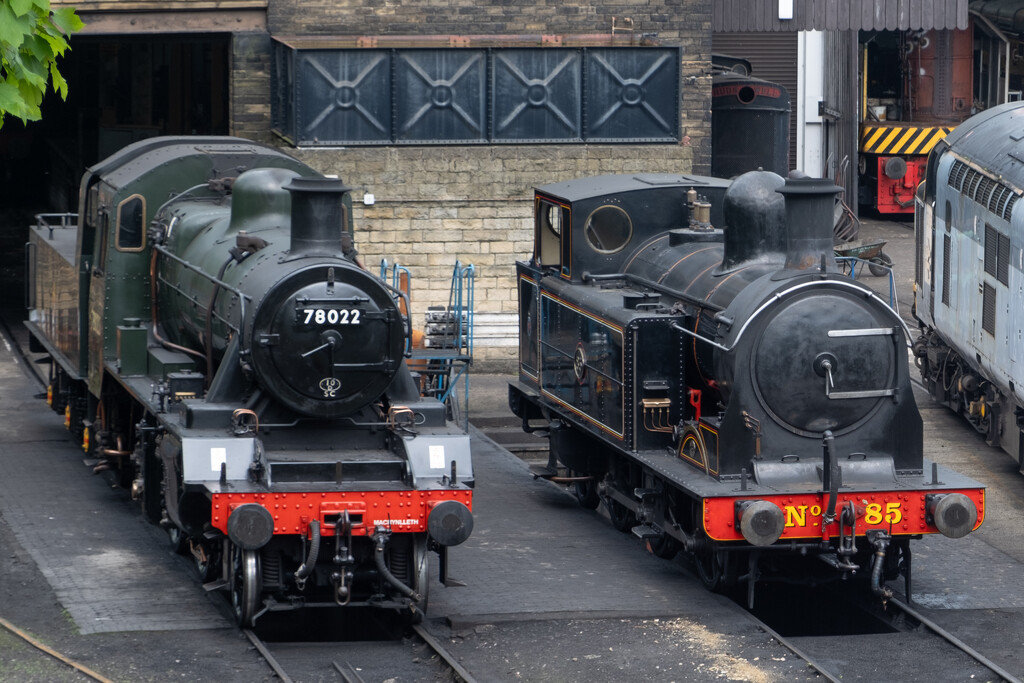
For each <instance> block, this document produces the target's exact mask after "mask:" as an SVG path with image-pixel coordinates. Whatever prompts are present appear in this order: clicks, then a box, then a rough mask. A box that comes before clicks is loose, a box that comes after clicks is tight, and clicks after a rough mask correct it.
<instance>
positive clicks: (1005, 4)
mask: <svg viewBox="0 0 1024 683" xmlns="http://www.w3.org/2000/svg"><path fill="white" fill-rule="evenodd" d="M970 9H971V11H972V12H977V13H978V14H980V15H981V16H983V17H985V18H986V19H989V20H990V21H991V22H992V23H993V24H995V26H996V28H999V29H1001V30H1003V31H1010V32H1013V33H1024V2H1021V0H972V2H971V6H970Z"/></svg>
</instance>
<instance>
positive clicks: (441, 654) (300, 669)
mask: <svg viewBox="0 0 1024 683" xmlns="http://www.w3.org/2000/svg"><path fill="white" fill-rule="evenodd" d="M242 632H243V633H244V634H245V637H246V638H248V640H249V642H250V643H252V645H253V647H254V648H255V649H256V651H257V652H258V653H259V655H260V657H262V658H263V659H264V660H265V661H266V662H267V665H268V666H269V667H270V669H271V670H272V671H273V672H274V675H275V676H277V678H278V679H280V680H281V681H284V683H294V682H296V681H303V680H325V679H327V677H328V676H331V675H333V676H337V677H339V678H340V680H342V681H345V683H365V682H366V681H374V680H385V679H389V678H395V677H398V678H402V679H405V678H406V677H407V676H405V675H402V671H401V670H403V669H405V668H407V667H408V668H410V669H411V670H414V673H413V674H412V675H410V676H409V678H413V679H419V678H421V677H422V674H423V671H422V668H423V666H427V665H428V664H426V662H427V661H428V660H430V663H429V667H430V673H429V676H428V677H429V678H430V680H450V681H462V682H463V683H476V680H477V679H476V678H475V677H474V676H473V675H472V674H471V673H470V672H469V671H468V670H467V669H466V668H465V667H464V666H463V665H462V664H461V663H460V662H459V661H458V660H457V659H456V657H455V656H454V655H453V654H452V653H451V652H450V651H449V650H448V649H447V648H446V647H445V646H444V643H443V642H442V641H440V640H439V639H438V638H436V637H435V636H434V635H433V634H431V633H430V632H429V631H428V630H427V629H425V628H424V627H423V626H422V625H415V626H413V627H412V633H413V634H414V637H412V638H405V639H401V640H394V641H390V642H388V641H376V642H373V643H365V642H360V643H348V642H345V643H337V642H320V643H302V644H296V643H268V642H266V641H264V640H263V639H262V638H260V636H259V635H257V634H256V633H255V632H254V631H252V630H251V629H244V630H243V631H242ZM410 650H411V651H412V652H413V653H415V654H414V656H412V657H410V656H409V654H410ZM297 652H300V653H301V654H300V656H298V657H297V656H296V653H297ZM426 655H429V657H428V656H426ZM357 657H358V658H359V659H360V660H361V662H360V663H359V664H358V665H357V664H354V663H353V661H354V660H355V659H356V658H357ZM367 661H369V662H371V664H370V665H367V664H366V662H367ZM373 662H378V663H382V664H383V668H382V670H381V671H376V670H374V669H373V668H372V666H373V665H372V663H373ZM416 674H419V675H416Z"/></svg>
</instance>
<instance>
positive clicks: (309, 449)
mask: <svg viewBox="0 0 1024 683" xmlns="http://www.w3.org/2000/svg"><path fill="white" fill-rule="evenodd" d="M349 189H350V188H348V187H346V186H344V185H343V184H342V183H341V181H339V180H335V179H329V178H324V177H323V176H321V175H319V174H317V173H316V172H314V171H313V170H312V169H311V168H309V167H308V166H306V165H304V164H302V163H300V162H298V161H296V160H295V159H292V158H291V157H288V156H287V155H285V154H283V153H281V152H279V151H277V150H275V149H273V148H271V147H268V146H264V145H259V144H256V143H252V142H248V141H246V140H241V139H237V138H221V137H189V138H173V137H163V138H154V139H151V140H146V141H143V142H139V143H136V144H133V145H130V146H129V147H126V148H125V149H123V150H122V151H120V152H118V153H116V154H114V155H113V156H111V157H110V158H108V159H106V160H104V161H102V162H100V163H99V164H97V165H96V166H93V167H92V168H90V169H89V170H88V171H87V172H86V174H85V176H84V177H83V179H82V184H81V196H80V211H79V214H78V217H77V218H78V220H77V221H75V220H71V217H68V218H67V219H66V220H64V221H62V222H61V223H60V224H58V225H55V226H51V225H49V224H47V223H46V222H45V221H40V224H39V225H37V226H35V227H34V228H33V230H32V232H31V235H30V242H29V244H28V257H29V258H28V262H29V288H28V292H29V297H30V301H29V302H28V303H29V321H28V323H27V325H28V328H29V330H30V334H31V340H32V344H33V347H34V350H36V351H42V352H45V353H47V354H48V356H49V358H50V360H51V363H50V367H51V373H50V374H51V377H50V390H49V392H48V393H49V401H50V404H51V405H52V407H53V408H54V410H57V411H58V412H60V413H63V414H64V415H65V424H66V426H67V427H68V429H69V430H70V431H71V432H72V434H73V436H74V438H76V439H77V440H79V441H80V442H81V443H82V445H83V447H84V448H85V449H86V451H87V452H89V453H90V454H91V455H94V456H95V457H96V458H97V459H99V464H98V465H97V468H98V469H105V468H109V469H112V470H114V471H115V472H116V473H117V474H118V476H119V478H120V483H121V484H122V485H123V486H125V487H126V488H130V489H131V491H132V494H133V497H135V498H137V499H139V500H140V501H141V502H142V505H143V508H144V510H145V512H146V513H147V514H148V516H149V517H150V518H152V519H153V520H154V521H155V522H158V523H159V524H160V525H161V526H163V527H165V528H166V529H167V530H168V533H169V535H170V539H171V542H172V543H173V544H174V545H175V547H176V548H177V549H178V550H180V551H181V552H187V553H189V554H191V555H192V556H193V557H194V558H195V563H196V566H197V567H198V568H199V571H200V574H201V576H202V578H203V580H204V581H206V582H208V584H207V585H208V587H218V588H222V589H224V590H225V591H227V592H228V593H229V594H230V596H231V600H232V604H233V606H234V610H235V613H236V615H237V617H238V620H239V621H240V622H241V623H242V624H243V625H245V626H250V625H252V624H253V622H254V621H255V620H256V619H257V617H259V616H260V615H262V614H263V613H264V612H267V611H268V610H281V609H293V608H297V607H308V606H332V607H333V606H370V607H378V608H383V609H389V610H398V611H400V612H402V613H403V614H405V615H407V616H409V617H411V618H418V617H419V615H421V614H422V610H423V609H424V608H425V606H426V601H427V587H428V581H427V566H428V550H434V551H437V552H438V553H439V554H440V556H441V563H440V564H441V573H442V579H443V578H444V575H445V570H446V562H445V559H446V553H447V548H448V547H449V546H453V545H457V544H459V543H461V542H462V541H464V540H465V539H466V538H467V537H468V536H469V534H470V532H471V530H472V527H473V517H472V513H471V509H472V488H473V465H472V460H471V457H470V448H469V437H468V436H467V435H466V434H465V433H463V432H462V431H461V430H460V429H458V428H457V427H456V426H455V425H454V424H453V423H451V422H449V421H448V419H447V413H446V409H445V406H444V405H443V404H442V403H441V402H439V401H438V400H436V399H433V398H421V397H420V395H419V391H418V388H417V384H416V382H415V379H414V378H413V376H412V374H411V373H410V370H409V369H408V367H407V366H406V363H405V358H404V356H405V353H406V349H407V339H408V335H409V328H408V320H407V319H406V317H405V315H403V312H402V311H403V309H404V310H408V307H407V302H405V304H404V305H403V302H402V296H403V295H402V293H401V292H399V291H397V290H394V289H392V288H391V287H389V286H388V285H387V284H386V283H384V282H383V281H382V280H381V279H379V278H377V277H375V276H373V275H370V274H369V273H368V272H367V271H366V270H365V269H363V268H362V267H360V265H359V263H358V256H357V254H356V252H355V250H354V248H353V246H352V214H351V197H350V194H349Z"/></svg>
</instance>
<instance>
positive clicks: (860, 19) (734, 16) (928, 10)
mask: <svg viewBox="0 0 1024 683" xmlns="http://www.w3.org/2000/svg"><path fill="white" fill-rule="evenodd" d="M780 2H781V3H782V4H783V5H786V4H789V3H788V2H787V0H714V2H713V5H712V14H711V27H712V30H714V31H811V30H814V31H825V30H840V31H845V30H851V29H852V30H866V31H870V30H879V31H881V30H890V31H892V30H897V29H901V30H906V29H925V30H927V29H933V28H934V29H966V28H967V4H968V0H791V2H792V6H793V18H792V19H779V4H780Z"/></svg>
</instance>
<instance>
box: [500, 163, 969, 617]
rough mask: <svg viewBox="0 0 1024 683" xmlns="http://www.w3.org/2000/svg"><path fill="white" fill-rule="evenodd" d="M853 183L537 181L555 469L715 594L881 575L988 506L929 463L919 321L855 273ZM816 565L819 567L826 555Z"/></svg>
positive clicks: (537, 390) (889, 575)
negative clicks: (844, 229) (836, 212)
mask: <svg viewBox="0 0 1024 683" xmlns="http://www.w3.org/2000/svg"><path fill="white" fill-rule="evenodd" d="M839 191H840V188H838V187H836V186H834V185H833V184H832V183H831V182H829V181H826V180H820V179H813V178H789V179H783V178H782V177H781V176H779V175H777V174H775V173H771V172H767V171H753V172H750V173H746V174H744V175H741V176H739V177H738V178H736V179H735V180H733V181H731V182H730V181H726V180H721V179H716V178H710V177H699V176H686V175H671V174H635V175H615V176H600V177H593V178H586V179H581V180H573V181H569V182H562V183H557V184H552V185H546V186H543V187H540V188H537V189H536V191H535V197H534V207H535V221H534V251H533V254H532V256H531V257H530V258H529V260H526V261H520V262H518V263H517V266H516V272H517V276H518V290H519V292H518V293H519V313H520V330H519V373H518V378H517V380H516V381H514V382H511V383H510V386H509V403H510V407H511V409H512V411H513V412H514V413H515V415H517V416H518V417H519V418H521V420H522V424H523V428H524V429H525V430H526V431H533V432H535V433H538V434H540V435H542V436H546V437H547V438H548V440H549V453H550V458H549V462H548V463H547V466H546V467H545V468H543V471H542V472H538V474H539V475H540V476H546V477H549V478H551V479H553V480H555V481H559V482H563V483H565V484H566V485H568V486H570V487H571V488H572V490H573V492H574V493H575V495H576V497H577V498H578V500H579V502H580V503H581V504H582V505H584V506H585V507H588V508H592V509H595V508H597V507H598V506H599V505H601V504H603V505H604V506H605V507H606V510H607V513H608V516H609V518H610V520H611V523H612V524H613V525H614V526H615V527H616V528H617V529H619V530H622V531H626V532H632V533H633V534H635V535H636V536H639V537H640V538H642V539H645V541H646V544H647V547H648V548H649V549H650V550H651V551H652V552H653V553H655V554H657V555H659V556H664V557H671V556H674V555H676V554H677V553H678V552H679V551H684V552H686V553H688V554H690V555H691V556H692V559H693V561H694V565H695V568H696V571H697V573H698V574H699V576H700V578H701V579H702V581H703V582H704V583H705V584H706V585H707V586H708V587H710V588H712V589H724V588H727V587H733V586H734V587H736V588H737V589H739V590H742V589H743V588H744V584H745V587H746V589H747V599H748V601H749V602H750V604H753V601H754V590H755V585H756V584H757V583H758V582H762V581H769V580H781V581H787V582H793V581H815V582H821V581H828V580H831V579H840V578H847V577H851V576H854V575H857V576H860V577H862V578H865V579H866V583H868V584H869V585H870V587H871V589H872V590H873V591H874V592H875V593H876V594H877V595H879V596H880V597H881V598H882V599H883V600H884V599H888V597H889V596H890V595H891V588H889V587H888V586H887V585H886V581H889V580H892V579H895V578H897V577H898V576H899V575H900V574H901V573H902V574H903V575H904V577H905V579H904V580H905V589H906V594H907V595H908V596H909V595H910V591H911V549H910V541H911V540H912V539H915V538H919V537H921V536H922V535H924V534H931V533H936V532H938V533H942V534H944V535H946V536H948V537H952V538H959V537H962V536H964V535H966V534H968V533H970V532H971V531H972V530H974V529H975V528H977V527H978V526H979V525H980V524H981V523H982V521H983V519H984V516H985V490H984V488H983V487H982V486H981V485H980V484H979V483H978V482H975V481H973V480H971V479H969V478H967V477H964V476H961V475H959V474H957V473H956V472H953V471H950V470H949V469H947V468H945V467H942V466H940V465H938V464H935V463H932V462H930V461H929V460H927V459H926V458H925V457H924V446H923V437H922V421H921V417H920V414H919V413H918V410H917V407H916V404H915V401H914V396H913V392H912V389H911V385H910V372H909V361H908V345H909V341H910V338H911V334H910V331H909V329H908V328H907V326H906V324H905V323H904V322H903V320H902V319H901V318H900V317H899V316H898V315H897V314H896V313H895V312H894V311H893V310H892V309H891V308H890V307H889V306H888V304H887V303H886V302H885V301H883V300H882V299H881V298H879V296H877V295H876V294H875V293H874V292H873V291H872V290H871V289H870V288H868V287H867V286H865V285H864V284H862V283H861V282H859V281H857V280H854V279H851V278H850V277H847V276H845V275H843V274H841V273H840V272H839V270H838V268H837V265H836V261H835V258H834V252H833V235H832V222H833V219H832V216H833V209H834V206H835V198H836V193H837V192H839ZM812 559H815V560H818V561H811V560H812Z"/></svg>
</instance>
